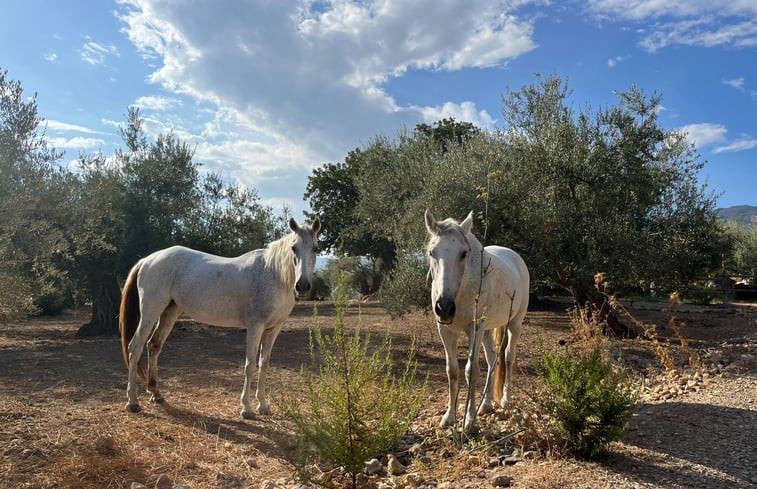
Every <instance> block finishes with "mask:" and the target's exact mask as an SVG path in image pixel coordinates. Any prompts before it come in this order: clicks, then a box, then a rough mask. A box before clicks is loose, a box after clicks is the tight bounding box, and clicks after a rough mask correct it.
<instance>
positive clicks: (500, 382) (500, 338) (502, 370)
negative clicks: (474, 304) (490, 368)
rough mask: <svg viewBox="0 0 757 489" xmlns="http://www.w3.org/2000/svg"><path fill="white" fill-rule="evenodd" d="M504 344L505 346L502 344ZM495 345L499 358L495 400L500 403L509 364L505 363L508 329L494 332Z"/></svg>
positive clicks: (495, 378) (495, 371) (495, 372)
mask: <svg viewBox="0 0 757 489" xmlns="http://www.w3.org/2000/svg"><path fill="white" fill-rule="evenodd" d="M502 342H504V343H505V344H502ZM494 343H495V344H496V345H497V350H498V352H499V353H498V357H497V368H496V369H495V370H494V400H495V401H497V402H499V401H500V400H501V399H502V390H503V389H504V387H505V374H506V373H507V363H506V361H505V348H506V347H507V328H502V327H500V328H497V329H495V330H494Z"/></svg>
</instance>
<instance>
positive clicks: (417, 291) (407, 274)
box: [381, 255, 430, 318]
mask: <svg viewBox="0 0 757 489" xmlns="http://www.w3.org/2000/svg"><path fill="white" fill-rule="evenodd" d="M426 275H427V271H426V265H425V263H424V262H423V260H422V259H421V258H418V257H417V256H414V255H409V256H399V257H398V258H397V264H396V265H395V268H394V270H392V274H391V275H390V276H389V278H387V279H386V280H385V281H384V284H383V285H382V287H381V303H382V305H383V306H384V309H385V310H386V312H388V313H389V315H390V316H391V317H392V318H398V317H402V316H404V315H405V314H407V313H408V312H410V311H411V310H412V308H413V307H419V308H422V309H425V310H428V308H429V307H430V306H429V304H430V301H429V285H428V283H427V280H426Z"/></svg>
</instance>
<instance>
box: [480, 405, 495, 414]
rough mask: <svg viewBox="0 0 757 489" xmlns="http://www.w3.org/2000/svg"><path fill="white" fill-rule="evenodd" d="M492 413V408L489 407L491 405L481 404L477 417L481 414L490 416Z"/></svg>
mask: <svg viewBox="0 0 757 489" xmlns="http://www.w3.org/2000/svg"><path fill="white" fill-rule="evenodd" d="M493 412H494V406H492V405H491V403H486V404H482V405H481V407H480V408H479V410H478V415H479V416H481V415H483V414H490V413H493Z"/></svg>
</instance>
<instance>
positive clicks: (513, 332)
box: [501, 319, 523, 406]
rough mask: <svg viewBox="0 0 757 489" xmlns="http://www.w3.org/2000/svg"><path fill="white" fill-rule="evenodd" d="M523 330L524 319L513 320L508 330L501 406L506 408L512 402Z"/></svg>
mask: <svg viewBox="0 0 757 489" xmlns="http://www.w3.org/2000/svg"><path fill="white" fill-rule="evenodd" d="M522 330H523V319H518V320H513V322H512V324H511V325H510V327H509V328H508V329H507V348H505V365H503V366H504V367H506V370H505V385H504V389H503V392H502V401H501V405H502V406H504V405H505V404H507V403H508V402H510V401H512V399H513V396H512V392H513V390H512V375H513V369H514V368H515V348H516V347H517V346H518V341H519V340H520V333H521V331H522Z"/></svg>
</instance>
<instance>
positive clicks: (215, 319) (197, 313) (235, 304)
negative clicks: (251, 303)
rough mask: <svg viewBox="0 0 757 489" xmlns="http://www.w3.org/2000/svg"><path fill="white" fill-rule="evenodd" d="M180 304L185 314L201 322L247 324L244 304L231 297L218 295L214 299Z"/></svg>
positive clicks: (215, 324)
mask: <svg viewBox="0 0 757 489" xmlns="http://www.w3.org/2000/svg"><path fill="white" fill-rule="evenodd" d="M178 305H179V307H180V308H181V310H182V312H183V313H184V314H186V315H187V316H189V317H191V318H192V319H194V320H195V321H198V322H201V323H205V324H210V325H212V326H230V327H243V326H245V324H244V305H241V304H239V301H238V300H234V298H231V297H216V298H215V299H213V300H200V301H194V302H191V303H186V304H178Z"/></svg>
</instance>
